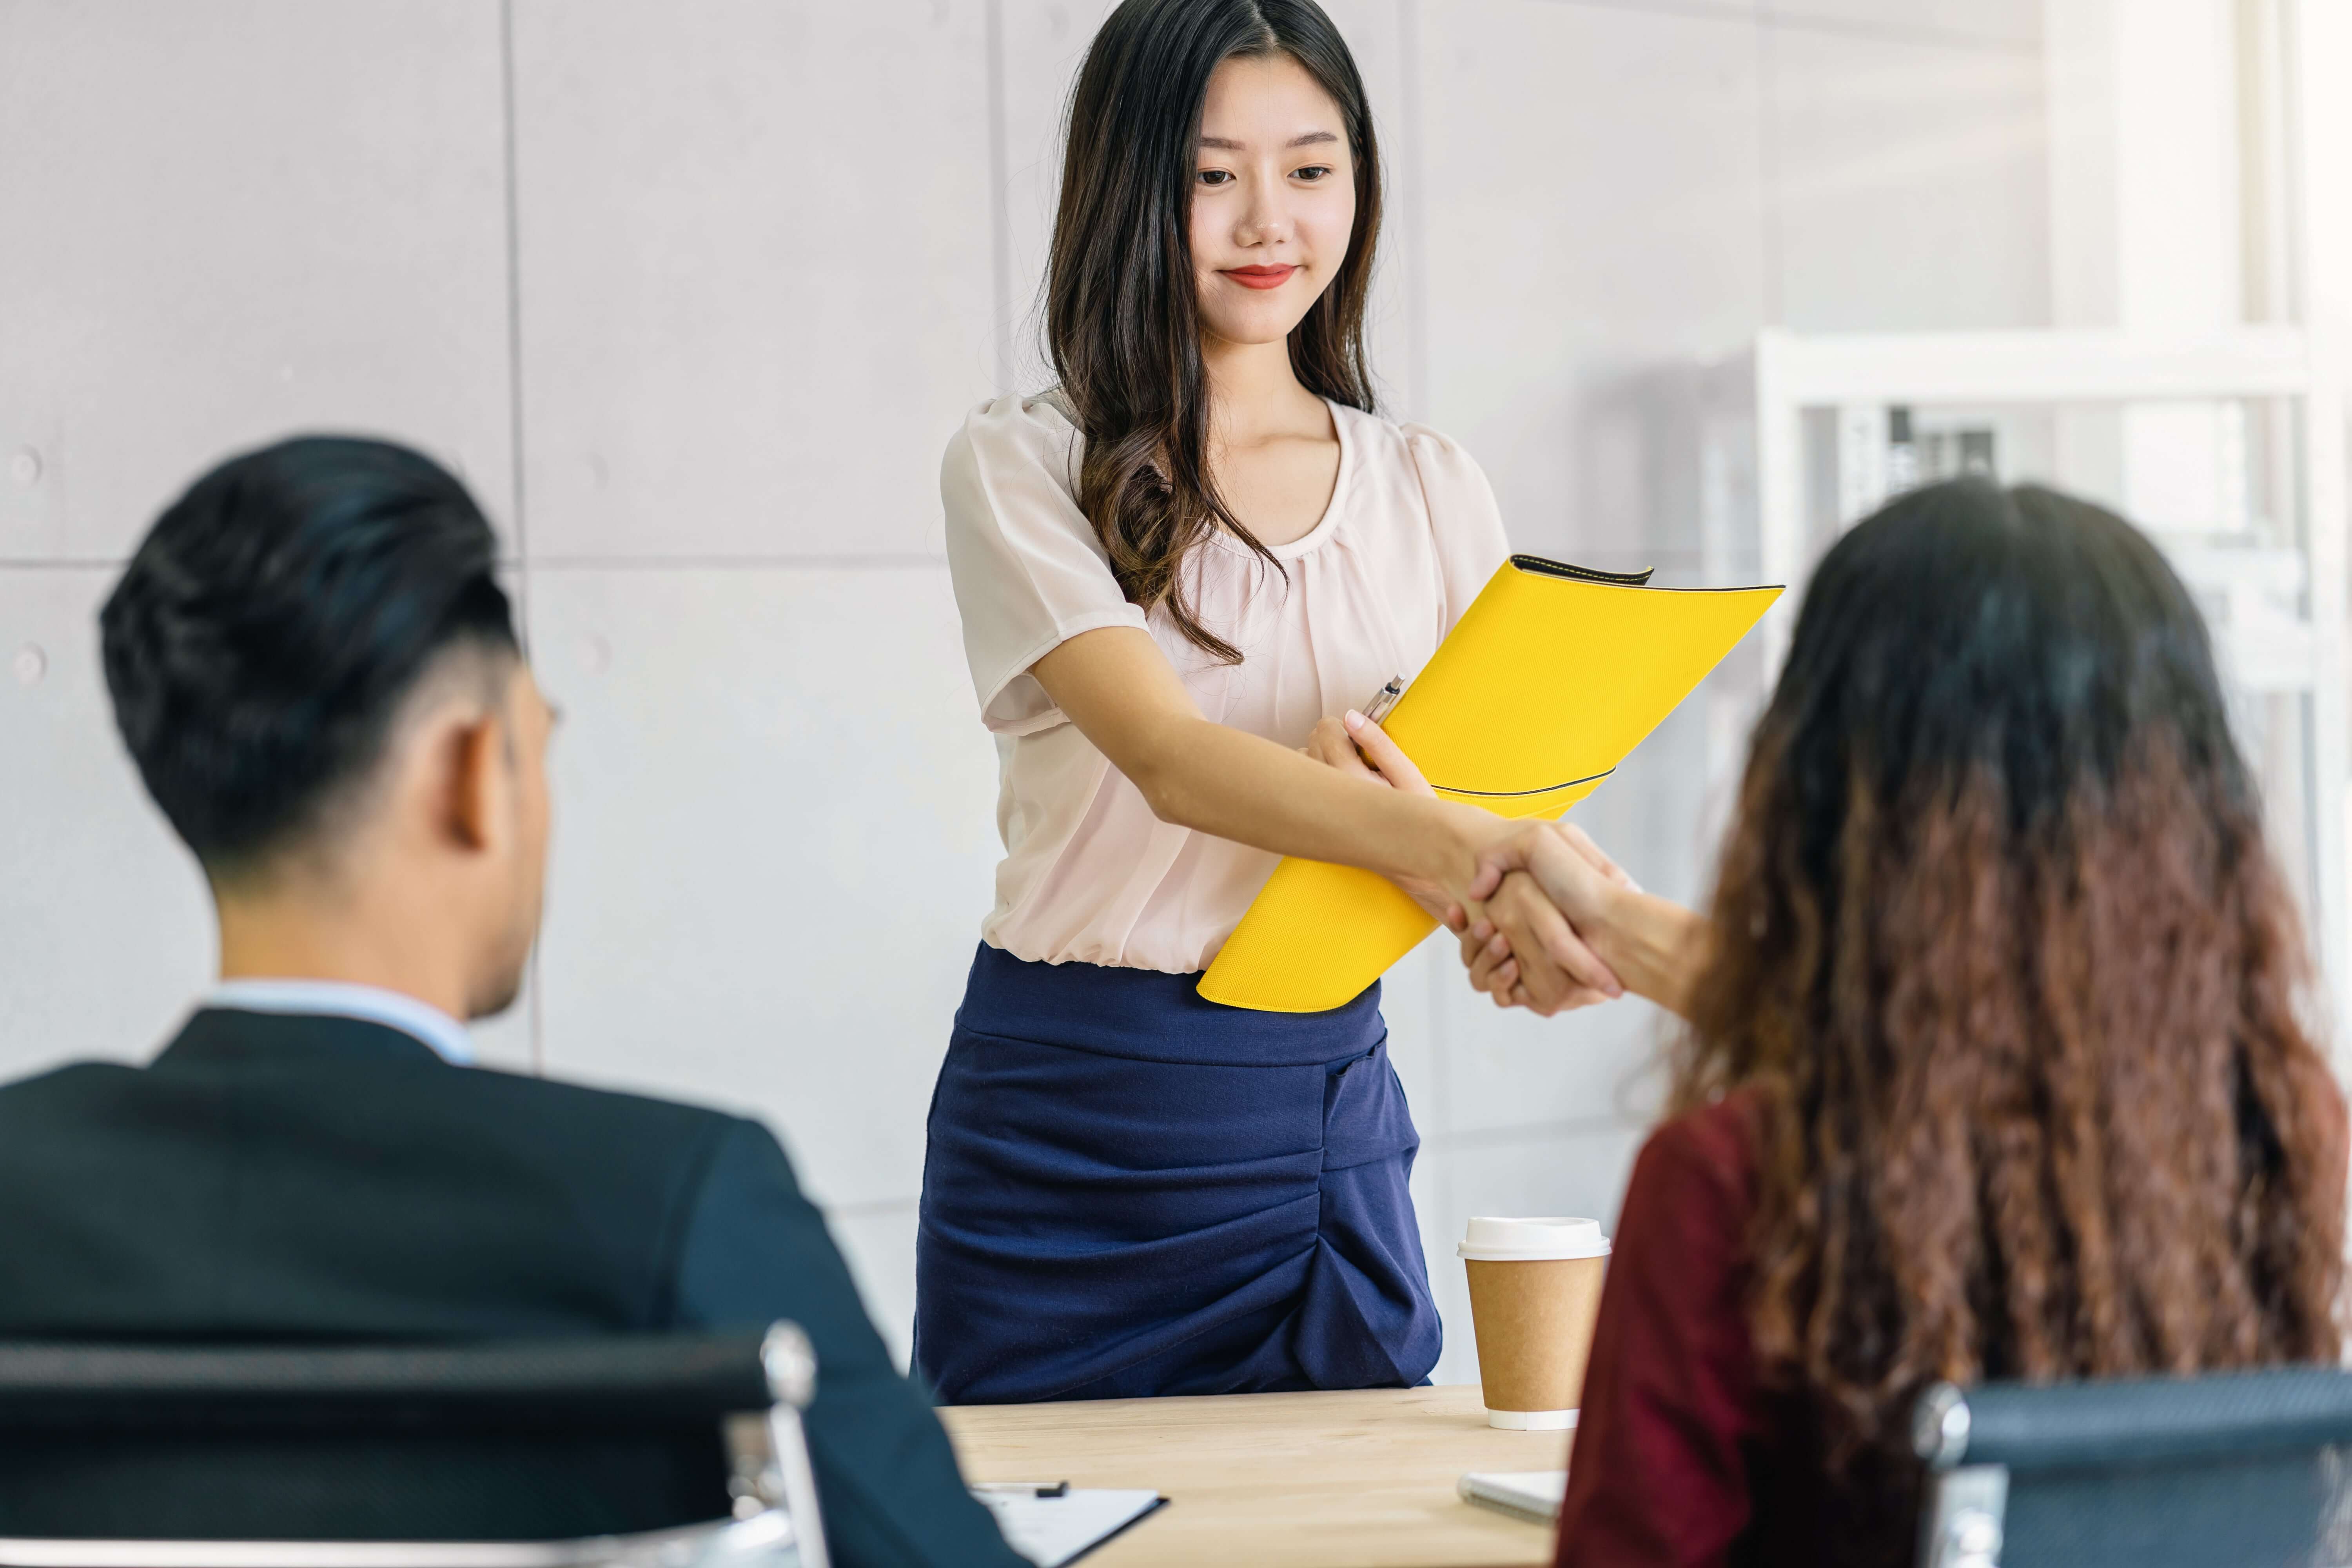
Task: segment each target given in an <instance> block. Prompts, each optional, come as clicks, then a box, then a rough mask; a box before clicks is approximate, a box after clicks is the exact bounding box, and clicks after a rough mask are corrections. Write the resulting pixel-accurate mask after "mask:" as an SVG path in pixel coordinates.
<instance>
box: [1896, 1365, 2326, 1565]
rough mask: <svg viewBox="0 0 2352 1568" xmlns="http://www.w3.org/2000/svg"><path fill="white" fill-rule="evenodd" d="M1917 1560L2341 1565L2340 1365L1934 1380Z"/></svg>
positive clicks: (1918, 1440)
mask: <svg viewBox="0 0 2352 1568" xmlns="http://www.w3.org/2000/svg"><path fill="white" fill-rule="evenodd" d="M1911 1435H1912V1444H1913V1447H1914V1448H1915V1450H1916V1452H1917V1454H1918V1455H1919V1457H1920V1458H1922V1459H1924V1460H1925V1461H1927V1478H1926V1486H1925V1489H1923V1491H1922V1493H1921V1499H1920V1547H1919V1563H1920V1564H1921V1568H2046V1565H2052V1564H2064V1565H2065V1568H2107V1565H2109V1564H2116V1565H2122V1564H2130V1565H2131V1568H2223V1565H2227V1568H2289V1565H2292V1568H2306V1565H2308V1568H2340V1565H2342V1564H2346V1563H2352V1373H2345V1372H2342V1371H2338V1370H2336V1369H2334V1368H2306V1367H2295V1368H2282V1369H2279V1370H2275V1371H2266V1372H2243V1373H2210V1374H2208V1375H2204V1376H2200V1377H2153V1378H2131V1379H2118V1380H2115V1381H2112V1382H2097V1383H2072V1384H2055V1385H2052V1386H2048V1387H2039V1388H2036V1387H2027V1386H2025V1385H2023V1384H1985V1385H1983V1386H1980V1387H1977V1388H1972V1389H1969V1390H1966V1391H1962V1390H1960V1389H1958V1388H1955V1387H1954V1386H1952V1385H1951V1384H1937V1385H1936V1386H1935V1387H1933V1388H1930V1389H1928V1390H1927V1392H1926V1393H1925V1394H1921V1395H1920V1397H1919V1401H1918V1403H1917V1404H1916V1405H1915V1406H1913V1410H1912V1434H1911Z"/></svg>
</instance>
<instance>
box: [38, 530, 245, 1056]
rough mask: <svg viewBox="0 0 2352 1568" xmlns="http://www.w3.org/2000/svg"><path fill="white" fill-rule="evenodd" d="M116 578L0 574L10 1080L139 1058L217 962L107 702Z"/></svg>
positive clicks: (191, 868)
mask: <svg viewBox="0 0 2352 1568" xmlns="http://www.w3.org/2000/svg"><path fill="white" fill-rule="evenodd" d="M114 578H115V574H114V573H113V572H112V571H111V570H79V569H63V568H49V569H19V570H16V571H0V737H5V739H0V757H5V763H0V866H5V867H6V868H7V871H6V874H5V876H0V1079H11V1078H16V1077H18V1076H20V1075H22V1074H24V1073H26V1072H30V1071H33V1070H35V1069H37V1068H44V1067H48V1066H53V1065H55V1064H57V1063H58V1062H63V1061H69V1060H74V1059H78V1058H88V1057H99V1058H111V1059H114V1060H119V1061H144V1060H145V1059H147V1058H149V1057H150V1056H152V1055H153V1054H154V1052H155V1050H156V1049H157V1048H158V1047H161V1046H162V1045H163V1043H164V1042H165V1041H166V1040H167V1039H168V1038H170V1037H171V1035H172V1034H173V1031H174V1030H175V1029H176V1028H177V1026H178V1025H179V1023H180V1020H181V1019H182V1018H183V1017H184V1016H186V1013H187V1009H188V1004H189V1003H190V1002H191V1001H193V1000H194V997H195V996H196V994H197V993H198V992H199V991H201V990H202V989H203V988H204V987H205V985H206V984H209V983H210V981H211V979H212V976H213V973H214V970H213V961H214V953H215V947H214V936H213V916H212V906H211V902H210V900H208V899H207V898H206V897H205V891H204V881H203V878H202V876H201V874H200V873H199V872H198V871H197V869H196V864H195V860H194V858H193V857H191V856H190V855H189V854H188V853H187V851H186V850H184V848H182V847H181V846H180V842H179V840H178V839H177V838H175V837H173V834H172V829H171V826H170V825H169V824H168V823H166V822H165V821H164V820H163V814H162V813H161V812H159V811H157V810H156V809H155V807H154V805H152V803H151V802H150V801H149V800H148V798H147V792H146V790H145V788H144V787H143V786H142V784H140V782H139V774H138V773H137V771H136V770H135V769H134V768H133V767H132V766H131V758H130V756H129V754H128V753H127V752H124V751H123V749H122V742H121V739H120V738H118V737H117V735H116V734H115V731H114V719H113V714H112V710H110V708H109V706H108V704H107V700H106V677H105V675H104V673H103V671H102V670H101V669H100V666H99V656H98V607H99V605H100V604H101V603H103V602H104V600H105V598H106V595H108V594H109V593H110V592H111V591H112V589H113V586H114Z"/></svg>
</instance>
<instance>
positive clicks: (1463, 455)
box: [1404, 425, 1511, 631]
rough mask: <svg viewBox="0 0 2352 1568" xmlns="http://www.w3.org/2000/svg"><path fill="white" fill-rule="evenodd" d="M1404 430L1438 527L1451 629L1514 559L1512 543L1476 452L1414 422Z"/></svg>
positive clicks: (1425, 495)
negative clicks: (1509, 561) (1498, 571)
mask: <svg viewBox="0 0 2352 1568" xmlns="http://www.w3.org/2000/svg"><path fill="white" fill-rule="evenodd" d="M1404 434H1405V441H1406V444H1407V447H1408V448H1409V449H1410V450H1411V451H1412V463H1413V468H1414V469H1415V470H1416V471H1417V472H1418V473H1419V475H1420V477H1421V493H1422V498H1423V500H1425V501H1427V502H1428V504H1429V519H1430V523H1431V525H1432V527H1433V529H1434V530H1435V531H1436V538H1437V559H1438V568H1439V570H1440V572H1441V573H1443V574H1444V579H1445V626H1446V629H1448V630H1449V631H1450V630H1452V629H1453V626H1454V622H1456V621H1458V620H1460V619H1461V618H1462V612H1463V611H1465V610H1466V609H1468V608H1469V607H1470V601H1471V600H1473V599H1475V598H1476V597H1477V596H1478V591H1479V590H1480V589H1482V588H1484V587H1485V586H1486V581H1487V579H1488V578H1490V577H1492V576H1494V574H1495V570H1496V568H1497V567H1499V566H1500V565H1502V563H1504V562H1505V561H1507V560H1508V559H1509V558H1510V553H1511V546H1510V542H1509V541H1508V540H1507V539H1505V538H1504V536H1503V513H1502V510H1501V509H1500V508H1498V507H1497V506H1496V504H1495V491H1494V488H1493V487H1492V486H1490V485H1489V484H1487V483H1486V472H1485V470H1483V469H1481V468H1479V467H1478V464H1477V462H1476V461H1475V459H1474V458H1472V457H1471V456H1470V454H1469V453H1467V452H1465V451H1464V450H1463V449H1462V447H1461V445H1460V444H1459V443H1458V442H1455V441H1454V440H1452V439H1450V438H1449V437H1444V436H1441V435H1439V434H1438V433H1437V432H1436V431H1434V430H1432V429H1430V428H1428V427H1427V426H1421V425H1408V426H1405V430H1404Z"/></svg>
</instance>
